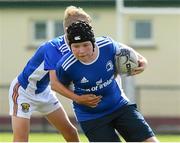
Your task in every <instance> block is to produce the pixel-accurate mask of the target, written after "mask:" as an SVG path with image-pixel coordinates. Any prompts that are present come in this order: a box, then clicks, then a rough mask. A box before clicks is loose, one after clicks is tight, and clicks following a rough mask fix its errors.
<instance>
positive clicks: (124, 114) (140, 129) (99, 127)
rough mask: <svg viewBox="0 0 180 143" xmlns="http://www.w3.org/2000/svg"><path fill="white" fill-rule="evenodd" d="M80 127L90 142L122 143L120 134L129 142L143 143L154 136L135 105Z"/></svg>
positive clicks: (82, 123)
mask: <svg viewBox="0 0 180 143" xmlns="http://www.w3.org/2000/svg"><path fill="white" fill-rule="evenodd" d="M80 125H81V128H82V129H83V131H84V133H85V135H86V136H87V138H88V140H89V141H90V142H120V138H119V135H118V133H119V134H120V135H121V136H122V137H123V138H124V140H125V141H127V142H142V141H144V140H146V139H148V138H150V137H152V136H154V133H153V131H152V129H151V128H150V127H149V125H148V124H147V122H146V121H145V120H144V118H143V116H142V115H141V114H140V113H139V112H138V111H137V108H136V105H135V104H133V105H125V106H124V107H121V108H119V109H118V110H116V111H115V112H113V113H111V114H108V115H106V116H103V117H101V118H98V119H93V120H88V121H82V122H80ZM117 132H118V133H117Z"/></svg>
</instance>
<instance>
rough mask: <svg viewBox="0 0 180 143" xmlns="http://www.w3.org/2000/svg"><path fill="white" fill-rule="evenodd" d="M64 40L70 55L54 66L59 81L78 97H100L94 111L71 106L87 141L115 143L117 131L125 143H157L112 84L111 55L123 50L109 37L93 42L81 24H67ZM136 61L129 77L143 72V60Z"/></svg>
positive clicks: (133, 108) (113, 63) (86, 26)
mask: <svg viewBox="0 0 180 143" xmlns="http://www.w3.org/2000/svg"><path fill="white" fill-rule="evenodd" d="M67 38H68V41H69V45H70V47H71V51H70V52H68V53H67V54H66V55H65V56H63V57H62V58H61V60H60V61H59V62H58V64H57V70H56V73H57V77H58V79H59V81H60V82H61V83H62V84H64V85H66V86H68V85H69V84H70V83H73V84H74V92H75V93H76V94H78V95H79V96H83V95H84V94H95V95H97V96H100V97H102V98H101V102H100V103H99V104H98V105H97V106H96V107H94V108H91V107H87V106H84V105H80V104H78V103H75V102H74V110H75V114H76V117H77V119H78V121H79V122H80V125H81V127H82V129H83V131H84V133H85V134H86V136H87V138H88V139H89V141H90V142H119V141H120V139H119V137H118V135H117V133H116V131H117V132H118V133H119V134H121V136H122V137H123V138H124V139H125V140H126V141H127V142H141V141H148V142H158V140H157V139H156V137H155V136H154V133H153V131H152V129H151V128H150V127H149V125H148V124H147V122H146V121H145V120H144V118H143V116H142V115H141V114H140V113H139V112H138V111H137V109H136V106H135V105H130V104H129V102H128V100H127V99H126V98H125V97H124V96H123V95H124V93H123V91H122V90H121V89H120V88H119V87H118V85H117V82H116V81H115V77H114V73H115V68H114V67H115V55H116V54H119V52H120V51H121V49H122V48H124V46H123V45H122V44H120V43H117V42H116V41H114V40H113V39H111V38H109V37H99V38H96V39H95V38H94V33H93V30H92V27H91V26H90V25H89V24H87V23H86V22H84V21H78V22H75V23H73V24H71V25H70V26H69V27H68V28H67ZM126 48H127V47H126ZM139 57H140V60H139V64H140V67H138V68H137V69H136V70H135V71H134V73H133V75H134V74H137V73H141V72H142V71H143V70H144V68H145V65H146V60H145V58H144V57H142V56H141V55H139ZM115 130H116V131H115Z"/></svg>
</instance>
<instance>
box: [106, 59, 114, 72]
mask: <svg viewBox="0 0 180 143" xmlns="http://www.w3.org/2000/svg"><path fill="white" fill-rule="evenodd" d="M106 70H107V71H111V70H113V63H112V61H111V60H110V61H108V62H107V64H106Z"/></svg>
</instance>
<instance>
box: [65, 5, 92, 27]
mask: <svg viewBox="0 0 180 143" xmlns="http://www.w3.org/2000/svg"><path fill="white" fill-rule="evenodd" d="M78 20H82V21H85V22H87V23H89V24H90V25H91V22H92V19H91V17H90V16H89V15H88V14H87V13H86V12H85V11H84V10H83V9H82V8H80V7H75V6H68V7H67V8H66V10H65V12H64V22H63V25H64V30H66V28H67V27H68V26H69V25H71V24H72V23H74V22H76V21H78Z"/></svg>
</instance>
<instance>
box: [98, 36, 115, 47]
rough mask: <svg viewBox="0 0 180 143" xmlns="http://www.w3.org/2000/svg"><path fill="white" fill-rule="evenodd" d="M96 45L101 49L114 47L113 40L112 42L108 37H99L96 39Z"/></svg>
mask: <svg viewBox="0 0 180 143" xmlns="http://www.w3.org/2000/svg"><path fill="white" fill-rule="evenodd" d="M96 44H97V46H98V47H99V48H101V47H103V46H106V45H112V44H113V40H112V38H110V37H108V36H102V37H97V38H96Z"/></svg>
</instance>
